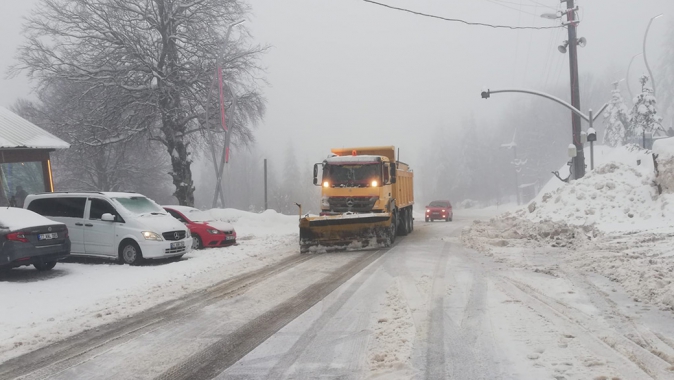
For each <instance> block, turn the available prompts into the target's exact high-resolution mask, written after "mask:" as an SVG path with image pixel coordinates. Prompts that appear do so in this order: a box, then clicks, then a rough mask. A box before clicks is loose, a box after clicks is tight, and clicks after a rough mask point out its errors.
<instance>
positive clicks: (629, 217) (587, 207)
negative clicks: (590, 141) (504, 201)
mask: <svg viewBox="0 0 674 380" xmlns="http://www.w3.org/2000/svg"><path fill="white" fill-rule="evenodd" d="M604 158H605V159H607V160H609V161H608V162H605V163H603V164H600V165H598V166H597V167H596V169H595V170H594V171H591V172H588V173H587V175H586V176H585V177H584V178H583V179H581V180H578V181H572V182H570V183H568V184H564V185H563V186H561V187H559V188H558V189H557V190H555V191H551V192H546V193H542V194H541V195H539V197H538V198H537V199H536V200H534V201H533V202H532V203H531V204H530V206H531V207H530V208H528V209H526V210H522V211H520V212H519V213H518V215H522V214H523V213H525V215H526V218H527V219H529V220H531V221H533V222H542V221H561V222H564V223H567V224H572V225H584V226H596V227H597V228H598V229H600V230H601V231H604V232H614V231H636V230H639V231H644V230H653V229H662V228H668V227H674V209H673V208H672V200H673V198H672V196H671V195H670V194H663V195H660V196H658V190H657V185H656V182H655V180H656V174H655V170H654V165H653V158H652V156H651V154H650V152H649V151H644V150H638V149H635V148H634V147H632V148H630V147H621V148H616V149H615V150H613V152H611V153H610V154H607V155H605V156H604ZM553 181H559V180H558V179H554V180H553ZM530 209H533V212H529V211H530ZM522 216H523V215H522Z"/></svg>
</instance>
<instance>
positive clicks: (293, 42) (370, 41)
mask: <svg viewBox="0 0 674 380" xmlns="http://www.w3.org/2000/svg"><path fill="white" fill-rule="evenodd" d="M381 1H382V2H385V3H387V4H391V5H397V6H401V7H407V8H411V9H415V10H418V11H423V12H427V13H433V14H437V15H442V16H445V17H450V18H460V19H465V20H468V21H476V22H485V23H492V24H505V25H520V26H525V25H526V26H554V25H557V24H558V23H559V22H558V21H551V20H546V19H542V18H541V17H540V14H541V13H545V12H554V11H555V10H558V9H561V7H562V5H564V4H560V2H559V0H470V1H468V0H415V1H411V0H381ZM37 3H38V0H2V1H0V35H2V36H3V38H2V39H0V52H1V54H0V69H2V70H3V72H5V71H6V69H7V67H8V66H9V65H11V64H12V63H13V58H14V55H15V52H16V48H17V46H18V45H19V44H20V43H21V41H22V35H21V24H22V17H24V16H26V15H28V14H29V12H30V9H31V8H32V7H33V6H35V4H37ZM250 3H251V4H252V6H253V12H254V13H253V15H251V19H250V20H249V22H248V24H247V26H248V27H249V28H250V29H251V31H252V33H253V35H254V37H255V38H256V40H257V41H258V42H260V43H262V44H269V45H271V46H272V47H273V48H272V49H271V50H270V51H269V53H268V54H266V55H265V56H264V65H265V66H266V68H267V80H268V82H269V86H268V87H267V88H266V90H265V95H266V97H267V100H268V113H267V116H266V118H265V121H264V123H263V124H262V125H260V127H259V128H258V129H257V139H258V147H259V148H260V149H261V150H262V151H263V152H264V154H265V155H267V156H269V157H280V156H281V155H282V154H283V152H284V151H285V149H286V147H287V145H288V143H290V142H293V143H294V145H295V148H296V151H297V152H298V158H299V159H300V160H301V161H309V160H311V161H319V160H321V159H322V158H323V157H325V155H326V154H327V153H328V151H329V148H331V147H336V146H360V145H396V146H399V147H401V148H402V154H403V159H404V160H405V161H409V162H410V163H411V164H412V165H413V166H414V164H415V162H414V161H415V160H417V157H418V156H420V153H421V152H423V148H424V146H425V145H427V144H428V142H429V140H430V139H431V138H432V131H433V130H434V129H435V128H437V127H438V126H442V125H447V124H450V123H451V124H454V125H457V126H460V124H461V120H462V119H465V118H466V117H469V116H470V115H471V114H472V115H474V116H475V117H476V118H477V119H478V120H487V121H488V120H495V119H497V118H498V116H499V113H500V112H502V111H503V110H504V108H505V107H508V106H511V105H512V104H513V100H516V99H517V98H516V97H513V96H511V95H501V96H498V97H496V96H495V97H493V98H492V99H490V100H488V101H485V100H482V99H480V96H479V94H480V91H481V90H482V89H483V88H487V87H489V88H491V89H496V88H531V89H537V90H541V91H546V90H549V89H550V88H551V86H554V85H556V84H560V83H563V84H566V83H568V75H569V74H568V55H563V54H560V53H559V52H558V51H557V46H558V45H559V44H560V43H561V42H562V41H563V40H565V39H566V29H562V28H558V29H551V30H520V31H512V30H505V29H491V28H483V27H474V26H467V25H463V24H459V23H452V22H445V21H440V20H434V19H430V18H425V17H420V16H415V15H411V14H406V13H402V12H398V11H392V10H389V9H385V8H382V7H379V6H375V5H372V4H368V3H366V2H363V1H360V0H339V1H337V0H251V2H250ZM577 3H578V5H579V6H580V15H581V18H582V22H581V24H580V26H579V36H582V37H585V38H586V39H587V40H588V44H587V46H586V47H585V48H583V49H580V50H579V61H580V70H581V72H582V73H588V72H589V73H596V74H603V73H605V72H610V73H613V74H614V75H615V77H616V79H620V78H623V77H624V75H625V70H626V68H627V64H628V63H629V60H630V58H631V57H632V56H633V55H634V54H636V53H639V52H640V51H641V45H642V38H643V34H644V31H645V29H646V26H647V24H648V20H649V19H650V18H651V17H652V16H655V15H657V14H660V13H665V14H666V16H665V17H674V1H672V0H638V1H637V0H592V1H589V0H579V1H578V2H577ZM669 22H671V20H668V19H665V18H661V19H658V20H656V21H655V22H654V23H653V26H652V28H651V32H650V35H649V39H648V43H649V45H648V46H649V58H650V59H651V61H652V62H653V63H654V62H656V61H657V60H658V57H659V55H660V54H661V53H662V50H663V43H662V39H663V36H664V33H665V31H666V24H667V23H669ZM632 72H633V73H634V74H633V78H632V81H633V83H634V85H633V87H635V86H636V83H637V82H636V78H637V77H638V75H639V74H641V73H643V72H645V68H644V65H643V63H642V61H641V60H637V61H635V65H634V66H633V71H632ZM0 86H1V87H0V88H1V89H2V90H1V91H0V105H4V106H9V105H11V104H12V103H13V102H14V101H15V100H16V99H17V98H18V97H22V96H30V83H28V82H27V81H26V80H25V78H15V79H11V80H10V79H6V78H2V80H0ZM609 91H610V89H607V96H608V92H609ZM591 106H592V105H587V104H583V105H582V107H583V108H584V109H587V108H590V107H591ZM405 157H407V158H405Z"/></svg>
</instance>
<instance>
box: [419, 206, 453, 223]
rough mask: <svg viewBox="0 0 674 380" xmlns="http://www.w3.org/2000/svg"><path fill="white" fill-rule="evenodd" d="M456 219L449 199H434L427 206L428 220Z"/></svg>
mask: <svg viewBox="0 0 674 380" xmlns="http://www.w3.org/2000/svg"><path fill="white" fill-rule="evenodd" d="M452 219H454V212H453V211H452V204H451V203H450V202H449V201H433V202H431V203H430V204H429V205H428V206H426V221H427V222H432V221H434V220H444V221H445V222H451V221H452Z"/></svg>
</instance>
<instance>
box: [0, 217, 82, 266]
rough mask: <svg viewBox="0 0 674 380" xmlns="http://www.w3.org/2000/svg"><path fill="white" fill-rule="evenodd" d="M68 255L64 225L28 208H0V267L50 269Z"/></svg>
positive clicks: (68, 240) (67, 240) (67, 241)
mask: <svg viewBox="0 0 674 380" xmlns="http://www.w3.org/2000/svg"><path fill="white" fill-rule="evenodd" d="M68 255H70V238H69V237H68V227H66V225H65V224H63V223H59V222H55V221H53V220H50V219H47V218H45V217H43V216H41V215H38V214H36V213H34V212H32V211H29V210H24V209H21V208H14V207H3V208H0V269H8V268H15V267H20V266H24V265H34V266H35V269H37V270H41V271H42V270H50V269H52V268H54V266H55V265H56V262H57V261H59V260H61V259H64V258H66V257H68Z"/></svg>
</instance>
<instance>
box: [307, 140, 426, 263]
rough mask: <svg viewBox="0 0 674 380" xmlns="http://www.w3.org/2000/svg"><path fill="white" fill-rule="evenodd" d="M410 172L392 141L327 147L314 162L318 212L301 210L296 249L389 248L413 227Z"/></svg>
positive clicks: (412, 197)
mask: <svg viewBox="0 0 674 380" xmlns="http://www.w3.org/2000/svg"><path fill="white" fill-rule="evenodd" d="M413 179H414V173H413V172H412V170H411V169H410V167H409V165H407V164H405V163H403V162H400V161H398V160H396V157H395V148H394V147H393V146H383V147H364V148H340V149H332V154H331V155H330V156H329V157H328V158H327V159H325V160H324V161H323V162H322V163H318V164H315V165H314V185H316V186H320V187H321V212H320V214H319V215H318V216H309V215H302V211H301V208H302V207H301V205H298V206H300V252H302V253H307V252H312V251H337V250H359V249H369V248H378V247H388V246H391V245H392V244H393V243H394V242H395V238H396V236H404V235H407V234H409V233H410V232H412V230H413V229H414V218H413V215H412V209H413V206H414V185H413Z"/></svg>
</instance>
